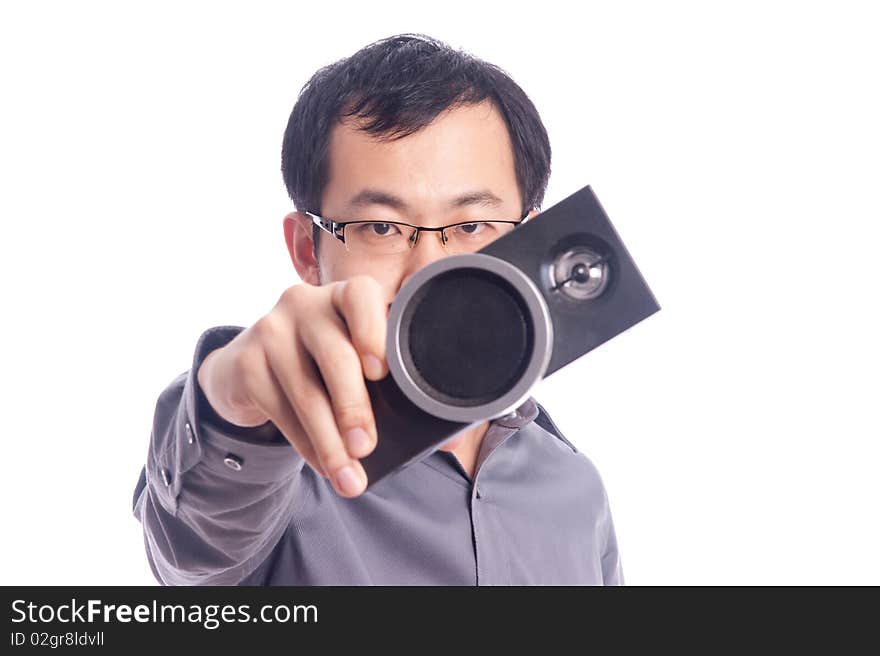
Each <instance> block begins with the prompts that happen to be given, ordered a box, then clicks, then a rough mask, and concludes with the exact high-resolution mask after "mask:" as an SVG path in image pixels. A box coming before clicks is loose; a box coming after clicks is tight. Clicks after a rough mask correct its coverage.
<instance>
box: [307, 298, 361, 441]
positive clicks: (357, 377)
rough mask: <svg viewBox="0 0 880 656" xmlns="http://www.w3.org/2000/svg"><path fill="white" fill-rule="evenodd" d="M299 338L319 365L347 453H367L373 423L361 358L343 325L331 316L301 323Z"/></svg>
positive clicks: (339, 320)
mask: <svg viewBox="0 0 880 656" xmlns="http://www.w3.org/2000/svg"><path fill="white" fill-rule="evenodd" d="M300 338H301V340H302V345H303V346H304V347H305V349H306V351H307V352H308V353H309V355H310V356H311V357H312V359H313V360H314V363H315V364H316V365H317V367H318V370H319V372H320V378H321V380H322V381H323V384H324V386H325V388H326V390H327V394H328V395H329V397H330V404H331V406H332V408H333V415H334V417H335V421H336V426H337V428H338V431H339V434H340V435H342V436H343V440H344V442H345V447H346V449H347V450H348V454H349V455H350V456H351V457H352V458H363V457H365V456H367V455H368V454H369V453H370V452H371V451H372V450H373V449H374V448H375V446H376V438H377V435H376V423H375V419H374V417H373V408H372V405H371V404H370V396H369V394H368V393H367V386H366V383H365V381H364V373H363V370H362V367H361V361H360V359H359V358H358V354H357V351H355V349H354V347H353V346H352V344H351V341H350V338H349V335H348V331H347V330H346V327H345V324H344V323H343V322H342V319H340V318H339V317H338V316H335V315H334V316H332V317H331V318H330V320H329V321H327V322H323V323H321V324H315V323H313V324H307V325H303V326H302V327H301V329H300Z"/></svg>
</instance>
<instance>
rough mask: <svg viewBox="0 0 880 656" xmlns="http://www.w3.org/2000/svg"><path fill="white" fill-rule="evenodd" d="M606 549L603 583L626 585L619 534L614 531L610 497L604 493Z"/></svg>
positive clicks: (603, 557)
mask: <svg viewBox="0 0 880 656" xmlns="http://www.w3.org/2000/svg"><path fill="white" fill-rule="evenodd" d="M603 496H604V499H605V518H604V548H603V549H602V582H603V583H604V584H605V585H625V582H624V580H623V567H622V565H621V562H620V551H619V550H618V548H617V534H616V533H615V531H614V518H613V517H611V508H610V506H609V505H608V495H607V494H605V493H604V487H603Z"/></svg>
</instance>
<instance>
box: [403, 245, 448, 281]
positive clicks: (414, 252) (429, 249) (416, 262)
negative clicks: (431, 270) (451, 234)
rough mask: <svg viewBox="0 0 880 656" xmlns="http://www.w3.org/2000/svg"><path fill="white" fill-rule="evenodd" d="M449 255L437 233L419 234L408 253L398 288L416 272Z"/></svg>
mask: <svg viewBox="0 0 880 656" xmlns="http://www.w3.org/2000/svg"><path fill="white" fill-rule="evenodd" d="M447 255H449V253H448V252H447V251H446V248H445V247H444V246H443V242H442V236H441V235H440V232H439V231H431V232H420V233H419V239H418V241H417V242H416V245H415V246H413V247H412V249H411V250H410V252H409V259H408V261H407V263H406V269H405V275H404V277H403V280H401V281H400V286H401V287H403V285H405V284H406V282H407V281H408V280H409V279H410V278H412V277H413V276H414V275H415V274H416V272H417V271H419V270H420V269H422V268H423V267H426V266H428V265H429V264H430V263H431V262H433V261H435V260H440V259H443V258H444V257H446V256H447Z"/></svg>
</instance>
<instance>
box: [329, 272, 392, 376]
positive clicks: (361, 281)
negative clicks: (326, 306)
mask: <svg viewBox="0 0 880 656" xmlns="http://www.w3.org/2000/svg"><path fill="white" fill-rule="evenodd" d="M331 301H332V303H333V307H335V308H336V311H337V312H338V313H339V314H340V316H341V317H342V319H343V320H344V321H345V324H346V327H347V329H348V334H349V335H350V337H351V343H352V344H353V345H354V348H355V350H356V351H357V352H358V354H359V355H360V357H361V362H362V365H363V370H364V373H365V374H366V377H367V378H369V379H370V380H381V379H382V378H384V377H385V376H386V375H388V363H387V362H386V359H385V336H386V332H387V326H388V309H387V308H388V306H387V303H386V302H385V294H384V292H383V291H382V287H381V286H380V285H379V283H378V282H377V281H376V280H375V279H374V278H371V277H370V276H367V275H358V276H353V277H352V278H350V279H348V280H345V281H342V282H340V283H338V284H336V285H334V286H333V289H332V292H331Z"/></svg>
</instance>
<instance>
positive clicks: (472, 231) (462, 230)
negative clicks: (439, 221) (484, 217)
mask: <svg viewBox="0 0 880 656" xmlns="http://www.w3.org/2000/svg"><path fill="white" fill-rule="evenodd" d="M488 230H492V224H491V223H486V222H484V221H476V222H474V223H463V224H461V225H457V226H455V231H456V232H457V233H458V234H460V235H463V236H468V237H470V236H474V237H476V236H477V235H481V234H483V233H484V232H486V231H488Z"/></svg>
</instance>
